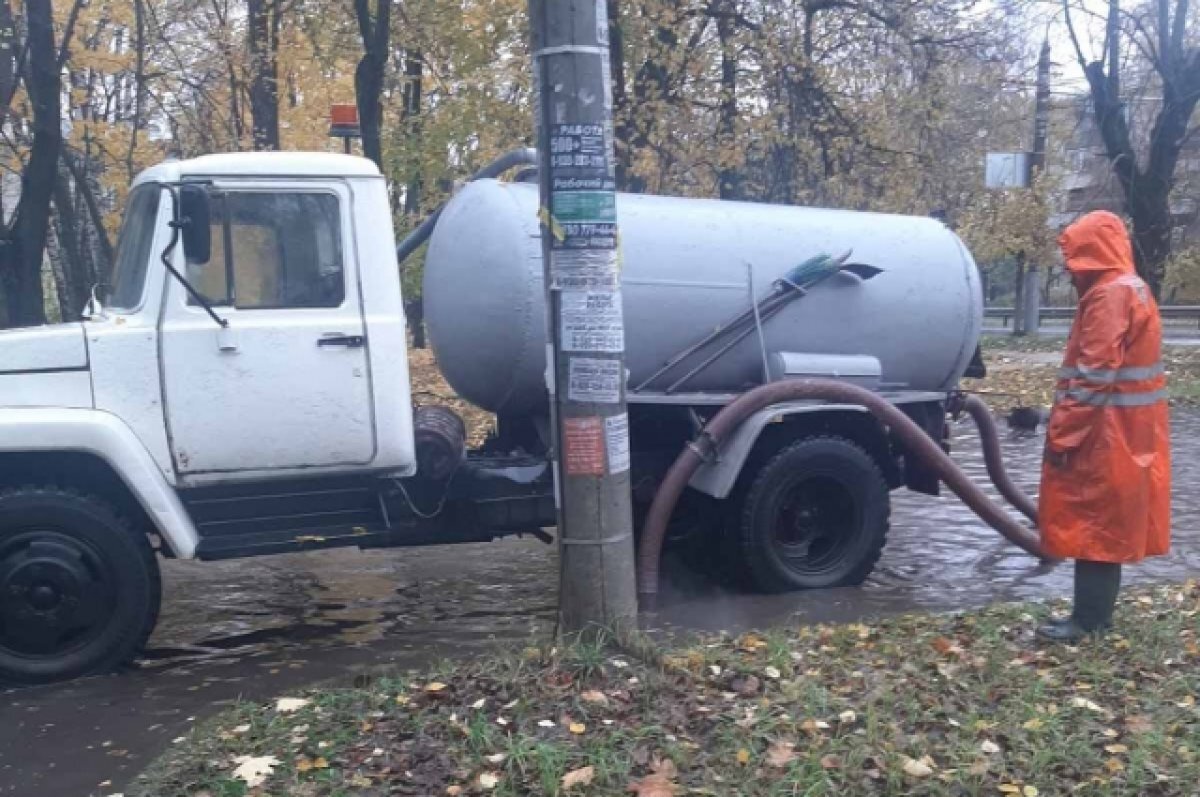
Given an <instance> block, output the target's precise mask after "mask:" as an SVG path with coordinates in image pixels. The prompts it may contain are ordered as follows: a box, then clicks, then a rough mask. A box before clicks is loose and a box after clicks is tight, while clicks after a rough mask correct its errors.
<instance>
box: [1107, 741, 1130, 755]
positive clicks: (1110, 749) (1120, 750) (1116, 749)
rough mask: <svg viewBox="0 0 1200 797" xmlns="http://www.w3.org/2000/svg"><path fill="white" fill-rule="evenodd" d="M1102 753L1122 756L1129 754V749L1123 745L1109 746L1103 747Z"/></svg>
mask: <svg viewBox="0 0 1200 797" xmlns="http://www.w3.org/2000/svg"><path fill="white" fill-rule="evenodd" d="M1104 752H1106V753H1112V754H1113V755H1123V754H1125V753H1128V752H1129V748H1128V747H1126V746H1125V745H1123V744H1109V745H1105V746H1104Z"/></svg>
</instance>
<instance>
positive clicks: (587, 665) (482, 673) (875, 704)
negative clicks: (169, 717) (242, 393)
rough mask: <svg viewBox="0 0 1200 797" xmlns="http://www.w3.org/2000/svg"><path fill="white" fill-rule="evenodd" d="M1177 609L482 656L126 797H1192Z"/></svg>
mask: <svg viewBox="0 0 1200 797" xmlns="http://www.w3.org/2000/svg"><path fill="white" fill-rule="evenodd" d="M1197 612H1200V586H1198V585H1196V584H1194V583H1193V584H1188V585H1182V586H1172V587H1160V588H1155V589H1151V590H1143V591H1139V592H1134V593H1130V594H1129V595H1128V596H1127V597H1126V598H1125V599H1123V601H1122V605H1121V606H1120V608H1119V612H1118V621H1117V629H1118V632H1117V633H1115V634H1111V635H1109V636H1108V637H1107V638H1104V639H1092V640H1088V641H1086V642H1084V643H1083V644H1081V645H1080V646H1078V647H1066V646H1044V645H1040V644H1038V643H1036V642H1035V641H1034V639H1033V629H1034V627H1035V626H1036V624H1037V622H1039V621H1040V620H1042V619H1044V618H1045V616H1046V615H1047V613H1048V609H1047V607H1045V606H1042V605H1034V606H1028V605H1014V606H1000V607H995V608H989V609H985V610H981V611H973V612H968V613H962V614H954V615H932V616H930V615H914V616H909V617H901V618H894V619H885V620H881V621H879V622H876V623H870V624H862V623H859V624H852V625H843V626H804V627H795V628H786V629H777V630H774V631H771V632H767V633H762V634H757V633H751V634H746V635H743V636H740V637H736V638H732V637H704V638H699V639H696V640H693V641H691V642H689V643H687V644H685V645H681V646H676V647H669V648H655V647H652V646H650V645H648V644H646V643H645V642H641V643H640V644H639V645H638V646H637V648H636V653H635V652H630V651H629V650H625V651H617V650H615V649H613V648H603V647H600V646H597V645H582V646H581V645H575V646H565V647H558V648H549V649H545V650H534V649H526V650H523V651H519V652H508V653H499V654H496V655H492V656H486V657H480V658H477V659H474V660H471V661H467V662H463V663H461V664H458V665H454V664H446V665H443V666H441V667H437V668H433V669H431V670H430V671H429V672H427V673H422V674H419V675H414V674H411V673H410V674H407V675H403V676H396V677H389V678H381V679H377V680H374V681H373V682H371V683H370V684H368V685H366V686H363V687H360V688H353V689H350V688H347V689H318V690H313V691H310V692H306V693H302V694H296V695H288V697H296V698H300V699H301V700H303V701H306V702H303V703H301V704H298V705H297V704H293V705H291V706H288V705H286V704H279V703H278V702H276V701H271V702H268V703H265V704H246V705H241V706H238V707H236V708H234V709H232V710H231V711H229V712H227V713H225V714H223V715H221V716H219V717H217V718H216V719H214V720H213V721H211V722H209V723H207V724H205V725H204V726H203V727H201V728H199V729H198V730H196V731H195V732H194V733H193V734H192V735H191V736H190V737H189V738H188V739H187V740H186V741H185V742H182V743H180V744H178V745H176V746H175V747H174V748H173V749H172V751H171V752H170V753H169V754H168V755H167V756H165V757H164V758H163V759H161V760H160V761H159V762H157V763H156V764H155V765H154V766H153V767H152V768H151V769H150V770H149V771H148V772H147V773H145V774H144V775H142V776H141V777H139V778H138V780H137V781H136V783H135V785H134V786H133V788H132V789H131V790H130V791H129V792H128V793H129V794H132V795H154V797H176V796H178V797H183V796H185V795H186V797H198V795H209V797H218V796H229V797H242V796H243V795H250V794H255V795H304V796H308V797H318V796H320V797H334V796H335V795H384V794H387V795H396V794H402V795H409V794H411V795H429V796H433V795H455V794H461V795H473V794H494V795H504V796H509V797H512V796H515V795H560V794H581V795H583V794H587V795H614V796H615V795H629V794H634V795H641V797H666V796H667V795H685V794H695V795H744V796H745V797H758V796H761V797H774V796H775V795H846V794H864V795H866V794H910V795H946V796H947V797H949V796H950V795H999V794H1015V795H1025V797H1033V796H1034V795H1038V794H1041V795H1058V794H1079V795H1131V796H1132V795H1191V794H1195V793H1196V788H1197V784H1198V783H1200V708H1198V707H1197V701H1196V694H1197V692H1198V691H1200V648H1198V647H1197ZM288 709H291V710H288ZM266 757H269V758H270V760H272V761H273V762H274V763H273V766H271V767H270V772H269V774H266V775H265V777H264V778H263V780H262V782H261V783H260V784H258V785H255V786H252V785H249V784H248V783H247V782H246V778H244V777H239V775H238V774H237V769H238V767H239V766H242V765H244V764H246V763H247V762H250V763H251V764H253V763H254V762H255V761H257V760H261V759H264V758H266Z"/></svg>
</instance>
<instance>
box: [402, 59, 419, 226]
mask: <svg viewBox="0 0 1200 797" xmlns="http://www.w3.org/2000/svg"><path fill="white" fill-rule="evenodd" d="M423 73H424V60H423V58H422V56H421V53H419V52H416V51H414V50H409V51H407V52H406V53H405V55H404V92H403V101H404V102H403V105H402V110H401V114H402V119H403V121H404V133H405V135H406V136H408V137H409V138H411V139H413V140H415V141H416V140H419V139H420V137H421V91H422V85H421V83H422V78H423ZM404 212H405V213H406V214H407V215H409V216H415V215H417V214H418V213H420V212H421V169H420V167H419V166H414V167H413V169H412V172H411V174H410V175H409V178H408V186H407V187H406V189H405V192H404Z"/></svg>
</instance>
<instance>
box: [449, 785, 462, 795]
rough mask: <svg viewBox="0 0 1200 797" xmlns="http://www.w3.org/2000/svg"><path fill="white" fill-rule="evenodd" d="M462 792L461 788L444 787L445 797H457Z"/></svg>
mask: <svg viewBox="0 0 1200 797" xmlns="http://www.w3.org/2000/svg"><path fill="white" fill-rule="evenodd" d="M462 791H463V790H462V786H447V787H446V795H447V797H458V795H460V794H462Z"/></svg>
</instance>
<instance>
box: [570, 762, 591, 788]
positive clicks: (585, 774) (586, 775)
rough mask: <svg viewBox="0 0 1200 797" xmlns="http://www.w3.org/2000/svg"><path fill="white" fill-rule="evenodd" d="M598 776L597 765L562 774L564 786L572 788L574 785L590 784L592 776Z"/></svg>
mask: <svg viewBox="0 0 1200 797" xmlns="http://www.w3.org/2000/svg"><path fill="white" fill-rule="evenodd" d="M594 777H596V768H595V767H580V768H579V769H572V770H571V771H570V772H568V773H567V774H565V775H563V776H562V787H563V788H564V789H570V788H572V787H574V786H590V785H591V783H592V778H594Z"/></svg>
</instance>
